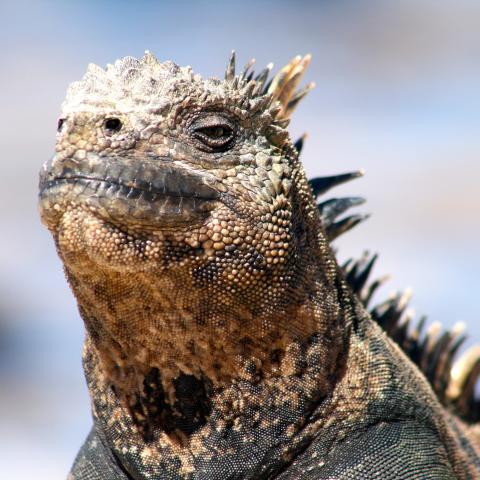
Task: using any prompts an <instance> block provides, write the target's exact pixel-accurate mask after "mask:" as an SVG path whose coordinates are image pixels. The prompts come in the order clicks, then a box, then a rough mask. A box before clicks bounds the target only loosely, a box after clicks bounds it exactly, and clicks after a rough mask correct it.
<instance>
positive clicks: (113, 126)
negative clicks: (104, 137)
mask: <svg viewBox="0 0 480 480" xmlns="http://www.w3.org/2000/svg"><path fill="white" fill-rule="evenodd" d="M103 126H104V127H105V130H107V131H108V132H112V133H113V132H118V131H119V130H120V129H121V128H122V122H121V121H120V119H119V118H115V117H114V118H107V119H106V120H105V123H104V124H103Z"/></svg>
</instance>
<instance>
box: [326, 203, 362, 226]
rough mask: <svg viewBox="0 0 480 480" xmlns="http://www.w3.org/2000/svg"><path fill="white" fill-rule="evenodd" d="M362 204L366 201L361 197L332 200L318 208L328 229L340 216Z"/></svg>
mask: <svg viewBox="0 0 480 480" xmlns="http://www.w3.org/2000/svg"><path fill="white" fill-rule="evenodd" d="M362 203H365V199H364V198H361V197H343V198H330V199H329V200H326V201H325V202H322V203H319V204H318V205H317V207H318V211H319V212H320V216H321V217H322V220H323V223H324V225H325V226H326V227H328V226H329V225H331V224H332V223H333V221H334V220H335V219H336V218H337V217H338V216H339V215H341V214H342V213H344V212H346V211H347V210H348V209H349V208H351V207H356V206H357V205H361V204H362Z"/></svg>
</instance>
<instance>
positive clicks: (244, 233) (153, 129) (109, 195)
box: [40, 53, 312, 303]
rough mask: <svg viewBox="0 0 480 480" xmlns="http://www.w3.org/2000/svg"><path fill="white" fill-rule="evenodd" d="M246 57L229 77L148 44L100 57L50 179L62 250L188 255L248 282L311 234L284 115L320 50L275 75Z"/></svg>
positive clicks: (105, 260)
mask: <svg viewBox="0 0 480 480" xmlns="http://www.w3.org/2000/svg"><path fill="white" fill-rule="evenodd" d="M234 63H235V59H234V56H233V55H232V58H231V61H230V62H229V65H228V67H227V71H226V74H225V80H223V81H221V80H218V79H216V78H212V79H206V80H205V79H202V78H201V77H200V76H199V75H195V74H194V73H193V72H192V71H191V69H190V67H183V68H181V67H178V66H177V65H175V64H174V63H172V62H164V63H161V62H159V61H158V60H157V59H156V58H155V57H154V56H153V55H151V54H150V53H146V54H145V56H144V57H143V58H142V59H141V60H137V59H134V58H131V57H126V58H124V59H122V60H119V61H117V62H116V63H115V64H113V65H109V66H108V67H107V68H106V70H103V69H101V68H99V67H97V66H95V65H90V66H89V68H88V71H87V73H86V75H85V76H84V78H83V80H82V81H80V82H75V83H73V84H72V85H71V86H70V88H69V90H68V94H67V98H66V101H65V102H64V104H63V108H62V114H61V119H60V120H59V123H58V134H57V146H56V154H55V156H54V158H53V160H52V161H51V162H50V163H49V164H46V165H45V166H44V168H43V170H42V173H41V185H40V190H41V192H40V210H41V214H42V219H43V221H44V223H45V224H46V225H47V226H48V227H49V229H50V230H51V231H52V233H53V235H54V236H55V238H56V240H57V242H58V246H59V249H60V251H63V252H64V254H65V255H64V259H66V260H67V259H68V258H72V259H73V258H74V257H75V255H77V254H81V255H83V254H86V255H88V257H89V258H90V259H91V260H92V261H93V262H95V263H96V264H98V265H102V266H103V267H105V268H111V269H113V270H117V271H139V270H143V271H145V270H149V269H154V270H155V271H157V272H158V271H159V270H171V269H175V268H184V267H186V268H188V269H189V271H191V273H192V275H194V276H196V279H197V280H198V281H199V282H207V283H208V282H210V281H212V282H213V281H217V282H219V285H220V287H219V291H220V290H221V291H227V290H231V291H237V290H239V289H240V290H242V289H243V290H245V289H247V287H248V286H250V285H251V284H252V283H255V282H256V279H257V278H259V277H261V276H262V275H264V274H265V272H267V271H272V272H273V271H276V270H278V269H277V268H276V267H274V266H275V265H281V264H285V263H286V262H287V258H288V255H289V252H291V250H292V248H295V245H294V243H295V241H297V242H298V241H302V239H300V238H296V239H292V235H293V232H292V228H295V226H294V225H293V224H294V223H295V219H294V218H292V216H293V213H294V211H293V210H294V207H295V206H294V205H293V203H294V202H297V203H298V202H299V196H301V194H302V192H301V189H302V188H305V187H306V184H305V183H304V182H302V181H301V180H302V179H300V181H299V180H297V182H296V183H295V189H296V192H294V193H292V179H293V177H294V176H297V177H300V175H299V173H298V172H297V170H298V165H297V160H296V152H295V150H294V148H293V147H292V144H291V142H290V140H289V138H288V133H287V131H286V130H285V128H286V126H287V124H288V118H289V116H290V113H291V111H292V110H293V109H294V107H295V106H296V104H297V103H298V101H299V100H300V99H301V98H302V97H303V96H304V95H305V93H307V91H308V90H309V89H310V88H311V86H312V85H311V84H310V85H307V87H306V88H304V89H303V90H301V91H300V92H295V88H296V86H297V84H298V82H299V80H300V78H301V77H302V74H303V72H304V70H305V68H306V66H307V65H308V63H309V56H306V57H304V58H301V57H296V58H294V59H293V60H292V61H291V62H290V63H289V64H288V65H287V66H286V67H285V68H284V69H282V70H281V71H280V72H279V73H278V74H277V75H276V76H275V77H274V78H273V80H271V81H270V82H269V84H268V85H266V82H267V77H268V74H269V72H270V69H271V66H269V67H267V68H266V69H265V70H264V71H263V72H262V73H261V74H260V75H259V76H258V77H256V78H255V79H252V75H251V74H250V75H249V67H250V65H247V67H246V69H245V70H244V71H243V72H242V73H241V74H240V75H235V66H234ZM306 188H307V189H308V187H306ZM304 193H306V194H307V195H308V194H309V192H304ZM295 197H296V198H295ZM307 203H308V202H307ZM297 223H298V221H297ZM67 262H68V260H67ZM278 271H280V270H278ZM283 275H284V276H285V275H288V272H285V271H284V272H283ZM271 301H272V299H269V300H268V302H269V303H271Z"/></svg>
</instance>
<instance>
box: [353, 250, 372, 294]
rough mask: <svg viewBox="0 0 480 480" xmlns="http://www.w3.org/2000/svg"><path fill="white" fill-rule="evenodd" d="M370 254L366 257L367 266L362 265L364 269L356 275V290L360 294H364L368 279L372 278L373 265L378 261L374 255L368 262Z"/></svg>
mask: <svg viewBox="0 0 480 480" xmlns="http://www.w3.org/2000/svg"><path fill="white" fill-rule="evenodd" d="M367 259H368V254H367V256H366V257H365V261H366V262H367V263H366V264H365V265H362V266H363V268H362V269H361V270H360V271H359V272H358V273H357V274H356V276H355V281H354V283H355V290H356V291H358V292H362V291H363V289H364V287H365V284H366V283H367V280H368V277H369V276H370V273H371V271H372V268H373V265H374V264H375V262H376V261H377V255H376V254H375V255H373V256H372V258H370V260H368V261H367Z"/></svg>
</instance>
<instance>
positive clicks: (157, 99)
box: [39, 52, 480, 480]
mask: <svg viewBox="0 0 480 480" xmlns="http://www.w3.org/2000/svg"><path fill="white" fill-rule="evenodd" d="M309 61H310V57H309V56H308V55H307V56H305V57H303V58H302V57H295V58H294V59H293V60H292V61H291V62H290V63H289V64H288V65H286V66H285V67H284V68H283V69H281V70H280V71H279V72H278V73H277V74H276V75H275V76H273V78H271V79H269V76H270V71H271V65H269V66H268V67H267V68H266V69H264V70H263V71H262V72H261V73H260V74H259V75H257V76H255V75H254V73H253V71H252V62H249V63H248V64H247V65H246V67H245V68H244V70H243V71H242V72H241V73H240V74H237V73H236V68H235V55H234V54H232V56H231V58H230V61H229V62H228V65H227V69H226V73H225V79H224V80H219V79H216V78H209V79H203V78H201V77H200V76H199V75H197V74H194V73H193V72H192V70H191V69H190V67H179V66H177V65H176V64H174V63H172V62H160V61H158V60H157V59H156V58H155V57H154V56H153V55H152V54H150V53H148V52H147V53H146V54H145V56H144V57H143V58H141V59H140V60H137V59H135V58H132V57H126V58H123V59H121V60H118V61H117V62H115V63H114V64H113V65H108V66H107V68H106V69H105V70H104V69H101V68H99V67H97V66H95V65H90V66H89V67H88V70H87V73H86V74H85V76H84V77H83V80H81V81H79V82H75V83H73V84H72V85H71V86H70V87H69V90H68V94H67V98H66V101H65V102H64V104H63V107H62V115H61V119H60V120H59V122H58V134H57V146H56V153H55V156H54V157H53V159H52V160H51V161H50V162H48V163H46V164H45V165H44V167H43V168H42V171H41V175H40V200H39V204H40V212H41V217H42V221H43V223H44V224H45V225H46V226H47V227H48V229H49V230H50V232H51V233H52V235H53V238H54V240H55V244H56V247H57V250H58V254H59V256H60V258H61V259H62V261H63V264H64V269H65V273H66V276H67V279H68V281H69V283H70V286H71V288H72V290H73V293H74V295H75V297H76V299H77V302H78V307H79V310H80V314H81V316H82V318H83V320H84V323H85V327H86V339H85V347H84V358H83V361H84V368H85V374H86V378H87V383H88V388H89V391H90V395H91V399H92V410H93V418H94V426H93V428H92V430H91V433H90V435H89V436H88V438H87V440H86V441H85V443H84V445H83V447H82V449H81V451H80V452H79V454H78V456H77V459H76V461H75V463H74V466H73V467H72V471H71V473H70V476H69V478H71V479H75V480H80V479H82V480H94V479H211V480H213V479H272V478H276V479H373V478H380V477H381V478H383V479H386V480H387V479H472V478H480V476H479V472H480V460H479V456H478V454H479V448H480V442H479V437H478V435H477V434H476V433H475V427H474V426H470V425H469V424H468V423H467V422H468V421H472V418H470V417H469V415H470V414H471V412H472V411H473V410H475V408H477V407H476V404H475V398H474V394H473V387H472V382H473V380H475V378H476V375H477V373H478V372H476V369H477V364H478V362H476V361H473V362H472V361H470V363H469V362H467V364H468V365H467V366H464V367H462V368H461V369H460V370H461V371H462V372H463V376H462V375H460V380H459V379H458V378H457V379H456V383H455V381H450V377H449V376H448V375H449V372H450V366H451V359H452V356H453V354H454V353H455V351H456V349H457V348H458V344H459V343H460V340H459V337H455V335H454V334H452V333H447V334H445V335H446V336H445V335H443V336H440V337H435V336H434V335H430V336H429V337H427V339H426V340H424V341H423V342H424V344H422V340H421V339H420V338H418V331H417V332H416V333H415V332H413V333H411V332H409V331H408V330H407V324H408V322H405V321H401V318H402V312H403V309H404V303H405V302H403V300H401V299H393V300H389V301H388V302H387V303H386V304H384V305H383V306H380V307H377V308H374V309H373V310H372V314H369V313H368V312H367V308H366V305H367V303H368V301H369V298H370V296H371V293H372V292H373V290H374V289H375V288H376V286H377V285H378V282H374V283H373V284H371V285H370V286H365V284H366V280H367V277H368V274H369V272H370V270H371V267H372V264H373V260H374V259H371V260H368V259H367V260H364V261H361V262H357V263H354V264H352V263H350V264H347V265H344V266H343V268H342V267H340V266H339V265H338V264H337V262H336V259H335V255H334V252H333V251H332V249H331V247H330V245H329V242H330V241H331V239H333V238H334V237H335V236H337V235H339V234H340V233H342V232H343V231H345V230H347V229H349V228H351V227H352V226H353V225H355V224H356V223H358V221H359V220H361V218H360V217H358V216H351V217H346V218H344V219H341V220H338V221H337V220H336V219H337V218H338V216H339V215H340V214H342V213H343V212H344V211H345V210H346V209H347V208H348V207H349V206H351V205H354V204H358V203H359V200H358V199H332V200H327V201H326V202H322V203H320V205H319V206H317V205H316V201H315V198H316V197H317V196H318V195H320V194H322V193H324V192H325V191H326V190H328V189H329V188H330V187H332V186H334V185H335V184H337V183H339V182H341V181H344V180H348V179H350V178H353V177H355V176H358V174H355V173H353V174H347V175H343V176H337V177H322V178H319V179H314V180H312V181H311V182H310V183H309V182H308V181H307V178H306V176H305V173H304V170H303V168H302V165H301V163H300V161H299V151H300V150H301V145H302V141H301V140H300V141H299V142H297V143H296V144H293V143H292V141H291V140H290V138H289V134H288V132H287V129H286V128H287V125H288V123H289V119H290V115H291V113H292V111H293V110H294V108H295V107H296V105H297V104H298V102H299V101H300V100H301V99H302V98H303V97H304V96H305V94H306V93H307V92H308V91H309V90H310V89H311V88H312V86H313V85H312V84H308V85H307V86H306V87H304V88H303V89H301V90H299V91H297V90H296V88H297V86H298V84H299V82H300V80H301V78H302V75H303V73H304V71H305V69H306V67H307V65H308V63H309ZM372 316H373V317H374V318H373V319H372ZM377 322H379V323H381V324H383V326H384V327H385V329H386V330H387V331H390V333H391V334H392V336H393V337H395V338H396V339H397V341H398V342H399V344H401V345H402V346H403V347H404V349H405V350H406V351H407V353H409V354H410V356H412V357H414V360H415V359H416V360H417V363H419V364H420V367H422V362H424V364H423V370H424V371H426V372H427V376H428V377H429V378H433V380H438V379H440V380H441V381H440V383H438V382H437V384H435V382H433V384H434V385H433V386H434V388H435V391H436V392H437V393H434V391H433V390H432V386H431V385H429V383H428V381H427V379H426V376H425V375H424V374H423V373H421V371H420V369H419V368H417V366H415V365H414V363H413V362H412V361H410V360H409V359H408V358H407V356H406V355H405V354H404V353H403V352H402V351H401V349H400V348H399V346H398V345H397V343H395V341H394V339H392V338H391V337H389V336H388V335H387V333H386V332H384V331H383V330H382V328H381V327H380V326H379V325H378V324H377ZM415 356H416V358H415ZM474 357H475V356H474ZM472 358H473V357H472ZM475 358H478V356H477V357H475ZM425 359H426V360H425ZM429 372H430V373H429ZM432 372H433V373H432ZM445 372H447V373H445ZM465 372H466V373H465ZM457 377H458V375H457ZM449 388H450V389H451V390H452V391H454V390H455V388H457V390H456V393H455V392H454V393H452V394H450V395H449V396H448V395H447V394H446V392H448V391H449V390H448V389H449ZM442 392H443V394H445V395H443V398H442ZM447 397H448V398H447ZM441 400H443V401H444V402H443V403H444V405H442V403H441ZM466 401H467V403H468V402H470V403H468V405H466V404H465V402H466ZM447 404H448V405H447ZM474 407H475V408H474ZM462 408H463V410H462ZM455 411H457V413H458V412H460V414H461V415H462V416H463V418H464V420H462V419H460V417H459V416H458V415H456V413H455ZM475 411H478V408H477V410H475ZM470 416H471V415H470ZM474 416H475V415H474ZM473 420H475V419H473Z"/></svg>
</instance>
